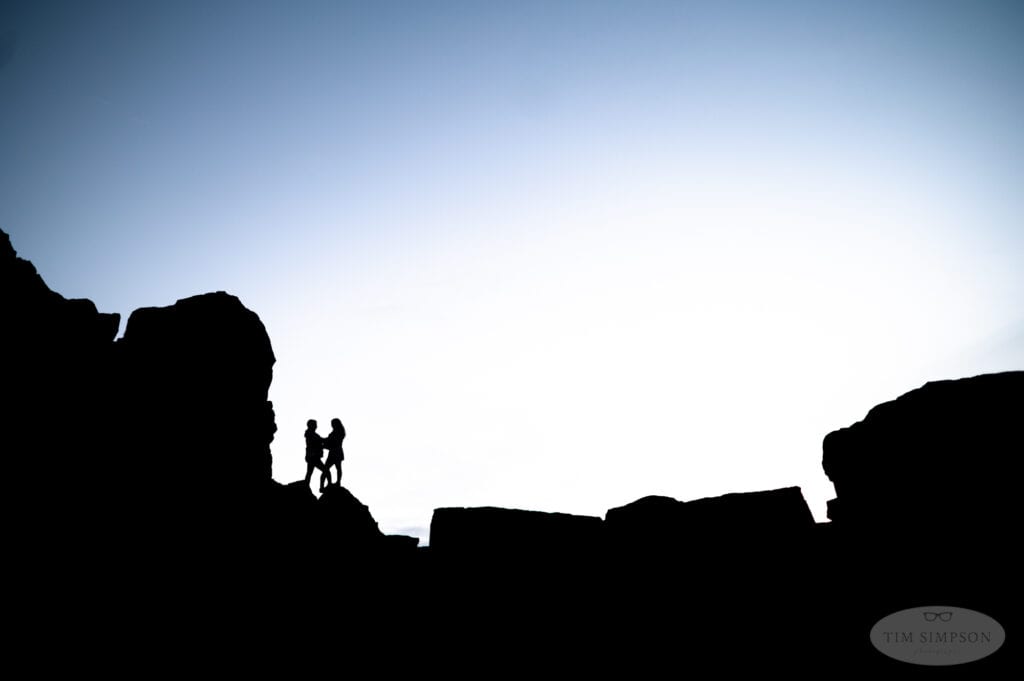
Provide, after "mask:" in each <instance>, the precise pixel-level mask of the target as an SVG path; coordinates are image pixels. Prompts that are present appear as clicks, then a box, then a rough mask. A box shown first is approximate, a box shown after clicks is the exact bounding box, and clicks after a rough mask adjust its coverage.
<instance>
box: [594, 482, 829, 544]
mask: <svg viewBox="0 0 1024 681" xmlns="http://www.w3.org/2000/svg"><path fill="white" fill-rule="evenodd" d="M605 525H606V529H607V534H608V538H609V541H610V542H611V543H612V544H613V545H614V546H618V547H622V548H628V549H639V550H649V551H660V552H670V553H684V552H687V551H690V550H694V549H701V548H702V545H705V544H709V543H713V544H716V545H719V546H723V547H728V546H736V547H740V546H748V545H752V544H758V545H759V544H762V543H764V542H772V541H776V542H777V541H789V540H792V539H794V538H799V539H803V538H805V537H806V536H807V535H808V533H809V532H810V531H811V529H812V528H813V527H814V516H813V515H811V511H810V509H809V508H808V507H807V502H806V501H805V500H804V497H803V494H802V493H801V491H800V488H799V487H785V488H782V489H775V490H766V491H759V492H743V493H736V494H726V495H723V496H719V497H709V498H704V499H697V500H694V501H686V502H683V501H677V500H675V499H672V498H671V497H661V496H650V497H644V498H642V499H638V500H637V501H634V502H632V503H630V504H627V505H625V506H621V507H619V508H613V509H610V510H609V511H608V513H607V515H606V516H605Z"/></svg>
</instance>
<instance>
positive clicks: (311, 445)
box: [306, 419, 327, 492]
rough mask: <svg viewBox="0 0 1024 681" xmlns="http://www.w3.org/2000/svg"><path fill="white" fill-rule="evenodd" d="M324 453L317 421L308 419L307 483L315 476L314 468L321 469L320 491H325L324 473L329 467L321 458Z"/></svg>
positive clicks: (322, 440)
mask: <svg viewBox="0 0 1024 681" xmlns="http://www.w3.org/2000/svg"><path fill="white" fill-rule="evenodd" d="M323 455H324V439H323V438H322V437H320V436H319V435H317V433H316V421H315V420H313V419H310V420H308V421H306V484H307V485H308V484H309V480H310V478H312V477H313V469H314V468H319V469H320V491H321V492H323V491H324V475H326V474H327V469H326V468H325V467H324V463H323V461H321V460H320V459H321V458H322V457H323Z"/></svg>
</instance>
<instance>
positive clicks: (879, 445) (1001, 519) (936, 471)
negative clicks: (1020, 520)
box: [822, 371, 1024, 539]
mask: <svg viewBox="0 0 1024 681" xmlns="http://www.w3.org/2000/svg"><path fill="white" fill-rule="evenodd" d="M1021 414H1024V372H1020V371H1015V372H1007V373H1000V374H989V375H984V376H975V377H973V378H964V379H959V380H954V381H937V382H934V383H928V384H926V385H925V386H923V387H921V388H919V389H917V390H913V391H911V392H909V393H907V394H905V395H903V396H901V397H898V398H897V399H895V400H893V401H891V402H885V403H883V404H880V405H878V406H876V407H874V408H873V409H871V411H869V412H868V414H867V416H866V417H865V418H864V420H863V421H860V422H858V423H855V424H853V425H852V426H849V427H848V428H842V429H840V430H837V431H834V432H831V433H829V434H828V435H827V436H826V437H825V440H824V443H823V450H824V454H823V459H822V467H823V468H824V470H825V474H826V475H828V477H829V479H830V480H831V481H832V482H833V484H834V485H835V488H836V499H835V500H833V501H832V502H830V504H829V517H830V518H831V519H832V521H833V522H834V523H835V524H836V526H837V528H839V527H842V528H845V529H847V530H849V531H858V532H866V533H872V534H875V535H886V536H888V535H894V534H895V535H900V534H902V535H904V536H905V537H906V538H907V539H910V538H912V537H915V536H916V537H921V536H923V535H932V534H935V535H945V536H946V537H951V536H960V537H971V536H979V535H983V534H986V533H988V532H989V531H991V530H994V529H995V528H997V527H999V526H1007V527H1008V526H1009V525H1010V522H1011V518H1013V517H1015V516H1016V512H1015V510H1014V508H1013V507H1014V506H1015V497H1016V494H1015V491H1016V489H1017V483H1016V476H1015V475H1014V471H1015V470H1016V466H1015V465H1014V464H1015V463H1016V461H1015V457H1016V455H1017V452H1019V451H1020V450H1021V446H1020V442H1021Z"/></svg>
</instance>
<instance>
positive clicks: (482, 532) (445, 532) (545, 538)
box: [430, 507, 602, 557]
mask: <svg viewBox="0 0 1024 681" xmlns="http://www.w3.org/2000/svg"><path fill="white" fill-rule="evenodd" d="M601 538H602V537H601V519H600V518H597V517H592V516H581V515H570V514H568V513H541V512H539V511H522V510H517V509H507V508H493V507H483V508H438V509H435V510H434V516H433V518H432V519H431V521H430V547H431V550H432V551H434V552H448V553H459V554H464V555H474V554H475V555H481V554H495V553H498V554H505V555H523V554H530V555H535V554H544V555H547V556H548V557H554V556H559V555H566V554H568V555H579V554H580V553H590V552H592V551H594V550H595V549H596V548H597V547H598V545H599V543H600V541H601Z"/></svg>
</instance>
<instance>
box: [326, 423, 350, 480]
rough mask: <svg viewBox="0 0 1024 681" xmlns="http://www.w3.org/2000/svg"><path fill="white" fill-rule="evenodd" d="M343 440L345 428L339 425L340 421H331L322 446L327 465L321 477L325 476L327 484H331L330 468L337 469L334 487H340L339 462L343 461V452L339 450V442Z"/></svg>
mask: <svg viewBox="0 0 1024 681" xmlns="http://www.w3.org/2000/svg"><path fill="white" fill-rule="evenodd" d="M344 439H345V426H343V425H341V419H331V432H330V433H328V435H327V437H325V438H324V446H325V447H327V465H326V466H325V467H324V473H323V474H322V475H326V476H327V484H328V485H329V484H331V466H337V467H338V479H337V480H336V481H335V482H334V484H335V485H339V486H340V485H341V462H342V461H344V460H345V452H343V451H342V450H341V441H342V440H344Z"/></svg>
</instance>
